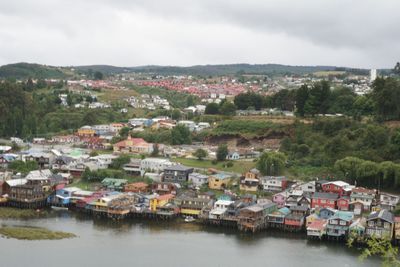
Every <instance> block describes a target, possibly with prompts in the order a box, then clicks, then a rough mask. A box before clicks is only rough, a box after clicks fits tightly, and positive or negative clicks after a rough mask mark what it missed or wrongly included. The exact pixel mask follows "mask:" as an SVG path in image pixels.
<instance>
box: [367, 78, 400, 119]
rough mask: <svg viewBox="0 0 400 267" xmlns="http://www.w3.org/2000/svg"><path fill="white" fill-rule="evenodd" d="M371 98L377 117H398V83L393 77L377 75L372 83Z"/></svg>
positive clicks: (399, 90) (399, 97)
mask: <svg viewBox="0 0 400 267" xmlns="http://www.w3.org/2000/svg"><path fill="white" fill-rule="evenodd" d="M371 97H372V100H373V101H374V106H375V112H376V115H377V116H378V118H380V119H383V120H397V119H400V83H399V81H398V80H396V79H394V78H391V77H389V78H381V77H378V78H377V79H376V80H375V81H374V83H373V85H372V94H371Z"/></svg>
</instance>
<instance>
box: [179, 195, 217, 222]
mask: <svg viewBox="0 0 400 267" xmlns="http://www.w3.org/2000/svg"><path fill="white" fill-rule="evenodd" d="M209 203H210V200H209V199H205V198H191V197H185V198H182V199H181V204H180V208H181V214H183V215H189V216H195V217H197V216H199V215H200V212H201V210H202V209H203V208H204V207H206V206H208V205H209Z"/></svg>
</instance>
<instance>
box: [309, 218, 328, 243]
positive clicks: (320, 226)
mask: <svg viewBox="0 0 400 267" xmlns="http://www.w3.org/2000/svg"><path fill="white" fill-rule="evenodd" d="M327 224H328V221H327V220H324V219H317V220H314V221H313V222H312V223H311V224H310V225H308V226H307V237H308V238H318V239H322V237H323V236H324V235H325V234H326V226H327Z"/></svg>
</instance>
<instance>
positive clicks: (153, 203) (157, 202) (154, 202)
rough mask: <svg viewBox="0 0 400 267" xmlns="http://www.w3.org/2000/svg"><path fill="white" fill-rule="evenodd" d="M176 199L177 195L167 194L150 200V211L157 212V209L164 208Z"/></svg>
mask: <svg viewBox="0 0 400 267" xmlns="http://www.w3.org/2000/svg"><path fill="white" fill-rule="evenodd" d="M174 198H175V195H173V194H165V195H161V196H157V197H155V198H152V199H150V210H151V211H153V212H155V211H157V208H159V207H162V206H164V205H165V204H167V203H168V202H170V201H171V200H172V199H174Z"/></svg>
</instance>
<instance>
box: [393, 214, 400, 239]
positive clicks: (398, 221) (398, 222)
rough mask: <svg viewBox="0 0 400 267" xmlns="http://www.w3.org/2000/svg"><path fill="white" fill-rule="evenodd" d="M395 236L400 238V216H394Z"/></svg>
mask: <svg viewBox="0 0 400 267" xmlns="http://www.w3.org/2000/svg"><path fill="white" fill-rule="evenodd" d="M394 238H395V239H396V241H399V240H400V217H398V216H396V217H394Z"/></svg>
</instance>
